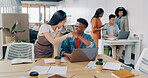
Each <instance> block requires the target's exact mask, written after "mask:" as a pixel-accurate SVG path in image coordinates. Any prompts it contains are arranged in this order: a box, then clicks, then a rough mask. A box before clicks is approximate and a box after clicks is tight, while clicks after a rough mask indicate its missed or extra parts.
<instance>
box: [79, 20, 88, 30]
mask: <svg viewBox="0 0 148 78" xmlns="http://www.w3.org/2000/svg"><path fill="white" fill-rule="evenodd" d="M77 22H80V23H82V24H84V25H85V28H87V26H88V22H87V21H86V20H85V19H84V18H79V19H77Z"/></svg>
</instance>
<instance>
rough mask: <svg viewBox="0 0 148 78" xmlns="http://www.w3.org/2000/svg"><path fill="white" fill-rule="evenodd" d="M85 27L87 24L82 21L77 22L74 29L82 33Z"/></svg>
mask: <svg viewBox="0 0 148 78" xmlns="http://www.w3.org/2000/svg"><path fill="white" fill-rule="evenodd" d="M85 27H86V26H85V25H84V24H82V23H80V22H76V25H75V27H74V29H75V32H76V33H77V34H82V33H84V31H85V29H86V28H85Z"/></svg>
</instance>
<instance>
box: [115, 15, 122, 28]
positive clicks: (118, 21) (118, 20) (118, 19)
mask: <svg viewBox="0 0 148 78" xmlns="http://www.w3.org/2000/svg"><path fill="white" fill-rule="evenodd" d="M120 22H121V17H120V18H119V17H117V18H116V21H115V23H116V24H117V25H118V27H119V29H120Z"/></svg>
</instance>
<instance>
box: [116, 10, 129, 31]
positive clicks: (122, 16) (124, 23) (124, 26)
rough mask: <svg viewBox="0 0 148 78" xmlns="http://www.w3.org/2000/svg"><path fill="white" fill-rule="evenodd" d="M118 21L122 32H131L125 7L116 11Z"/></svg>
mask: <svg viewBox="0 0 148 78" xmlns="http://www.w3.org/2000/svg"><path fill="white" fill-rule="evenodd" d="M115 14H116V21H115V23H116V24H117V25H118V26H119V29H120V30H121V31H129V26H128V18H127V11H126V10H125V9H124V7H118V8H117V9H116V11H115Z"/></svg>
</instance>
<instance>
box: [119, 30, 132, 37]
mask: <svg viewBox="0 0 148 78" xmlns="http://www.w3.org/2000/svg"><path fill="white" fill-rule="evenodd" d="M129 34H130V32H125V31H120V32H119V35H118V39H128V36H129Z"/></svg>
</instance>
